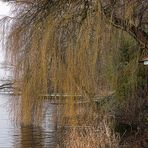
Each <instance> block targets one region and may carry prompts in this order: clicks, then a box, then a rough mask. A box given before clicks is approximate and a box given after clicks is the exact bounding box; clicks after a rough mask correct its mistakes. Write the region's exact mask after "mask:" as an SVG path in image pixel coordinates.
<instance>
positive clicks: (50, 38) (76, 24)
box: [5, 0, 148, 125]
mask: <svg viewBox="0 0 148 148" xmlns="http://www.w3.org/2000/svg"><path fill="white" fill-rule="evenodd" d="M128 2H129V1H128V0H125V1H120V0H119V1H115V0H113V1H112V0H105V1H101V0H54V1H53V0H40V1H38V0H36V1H35V0H28V1H27V0H26V1H21V0H20V1H14V2H12V7H13V11H12V12H13V16H12V17H9V18H8V22H10V24H11V27H10V31H9V32H8V33H7V42H6V43H5V45H6V46H5V47H6V48H5V49H6V52H7V54H6V57H7V60H8V61H10V62H11V63H12V64H13V65H14V71H13V77H14V80H16V85H18V87H19V89H20V92H21V95H20V96H19V97H18V98H17V99H15V101H14V100H12V101H10V102H9V103H10V108H11V112H12V113H13V117H14V119H15V120H16V121H17V122H20V123H22V124H24V125H30V124H32V123H33V124H38V123H40V121H41V120H42V119H43V118H44V112H45V110H46V109H45V108H44V107H43V106H44V101H43V99H42V98H43V96H44V95H45V94H57V93H58V94H70V97H69V98H68V99H66V104H67V105H66V107H65V114H67V116H74V115H75V108H74V99H75V98H74V96H75V95H81V96H83V97H85V98H86V99H87V101H89V102H90V103H92V102H93V101H92V100H93V98H94V97H95V96H97V95H98V94H101V93H104V92H109V91H112V90H115V89H116V88H117V83H118V81H117V74H118V73H117V69H116V67H115V66H114V65H113V57H118V52H117V51H118V48H119V47H120V34H122V32H121V31H120V30H124V31H126V32H127V33H128V34H129V35H130V36H132V37H133V38H135V40H136V41H137V42H138V44H140V46H141V49H143V50H142V54H143V53H144V52H143V51H146V49H147V47H148V44H147V41H148V40H147V39H148V36H147V33H146V32H145V30H146V29H147V28H146V25H147V24H145V22H144V20H146V17H147V16H146V15H145V12H146V11H147V7H145V4H144V3H146V4H147V2H146V1H144V0H143V2H142V1H138V0H135V1H132V2H131V1H130V3H131V5H128ZM113 26H114V27H115V28H118V29H119V30H116V29H115V28H114V27H113ZM135 50H136V49H135ZM140 56H141V54H140ZM138 58H139V57H138Z"/></svg>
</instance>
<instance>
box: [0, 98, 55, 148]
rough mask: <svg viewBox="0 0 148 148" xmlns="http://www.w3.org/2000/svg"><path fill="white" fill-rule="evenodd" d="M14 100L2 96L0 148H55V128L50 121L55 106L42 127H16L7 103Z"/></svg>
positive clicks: (0, 103)
mask: <svg viewBox="0 0 148 148" xmlns="http://www.w3.org/2000/svg"><path fill="white" fill-rule="evenodd" d="M9 99H12V98H11V97H10V96H8V95H0V148H55V144H56V141H55V133H56V131H55V126H54V124H53V123H52V121H50V118H51V115H52V114H53V111H54V108H55V107H54V106H52V105H51V106H49V110H48V111H47V114H46V120H45V121H43V124H42V125H41V126H40V127H33V126H32V127H21V126H17V127H16V126H14V125H13V124H12V123H11V121H10V117H9V113H8V111H7V107H6V103H7V101H9Z"/></svg>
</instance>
